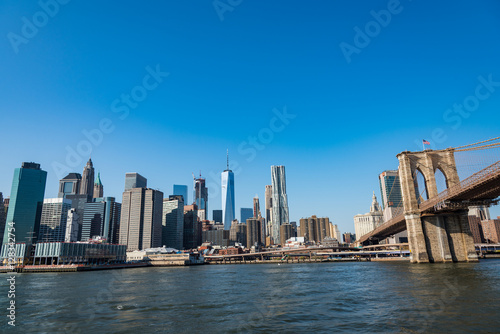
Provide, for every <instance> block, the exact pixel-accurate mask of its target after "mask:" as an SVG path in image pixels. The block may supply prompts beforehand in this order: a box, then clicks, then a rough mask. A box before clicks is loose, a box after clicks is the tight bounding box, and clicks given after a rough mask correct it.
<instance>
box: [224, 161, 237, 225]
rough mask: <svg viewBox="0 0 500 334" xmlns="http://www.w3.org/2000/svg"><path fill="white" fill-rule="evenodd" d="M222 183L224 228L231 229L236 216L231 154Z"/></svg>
mask: <svg viewBox="0 0 500 334" xmlns="http://www.w3.org/2000/svg"><path fill="white" fill-rule="evenodd" d="M221 185H222V187H221V188H222V219H223V223H224V229H225V230H229V229H231V223H232V221H233V219H234V218H235V217H234V216H235V208H234V174H233V171H232V170H230V169H229V154H228V158H227V166H226V170H225V171H223V172H222V174H221Z"/></svg>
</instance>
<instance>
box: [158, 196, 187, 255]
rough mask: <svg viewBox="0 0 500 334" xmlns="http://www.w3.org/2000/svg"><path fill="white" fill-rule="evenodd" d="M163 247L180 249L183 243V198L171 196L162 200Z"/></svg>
mask: <svg viewBox="0 0 500 334" xmlns="http://www.w3.org/2000/svg"><path fill="white" fill-rule="evenodd" d="M162 226H163V227H162V229H163V230H162V244H163V246H166V247H170V248H175V249H182V248H183V242H184V197H183V195H171V196H169V197H168V198H165V199H163V215H162Z"/></svg>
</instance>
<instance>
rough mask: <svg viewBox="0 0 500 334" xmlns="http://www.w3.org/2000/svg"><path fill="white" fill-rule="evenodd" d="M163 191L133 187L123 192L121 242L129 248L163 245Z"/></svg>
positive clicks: (136, 248)
mask: <svg viewBox="0 0 500 334" xmlns="http://www.w3.org/2000/svg"><path fill="white" fill-rule="evenodd" d="M162 213H163V193H162V192H161V191H158V190H154V189H149V188H132V189H129V190H126V191H125V192H124V193H123V201H122V208H121V219H120V232H119V241H120V242H119V243H120V244H122V245H127V250H129V251H134V250H142V249H146V248H153V247H161V241H162Z"/></svg>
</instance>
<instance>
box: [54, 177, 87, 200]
mask: <svg viewBox="0 0 500 334" xmlns="http://www.w3.org/2000/svg"><path fill="white" fill-rule="evenodd" d="M81 182H82V176H81V175H80V174H79V173H69V174H68V175H66V177H64V178H63V179H61V180H59V193H58V195H57V197H59V198H66V196H67V195H78V194H80V183H81Z"/></svg>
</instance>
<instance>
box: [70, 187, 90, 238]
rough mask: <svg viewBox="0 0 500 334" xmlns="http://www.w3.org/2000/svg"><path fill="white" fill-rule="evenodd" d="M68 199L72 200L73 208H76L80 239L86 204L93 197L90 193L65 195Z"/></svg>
mask: <svg viewBox="0 0 500 334" xmlns="http://www.w3.org/2000/svg"><path fill="white" fill-rule="evenodd" d="M65 198H66V199H69V200H70V201H71V208H72V209H75V210H76V213H77V216H78V225H77V227H78V240H79V241H81V240H82V239H81V238H82V226H83V214H84V211H85V204H87V203H89V202H91V201H92V198H91V197H90V196H89V195H80V194H75V195H65Z"/></svg>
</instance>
